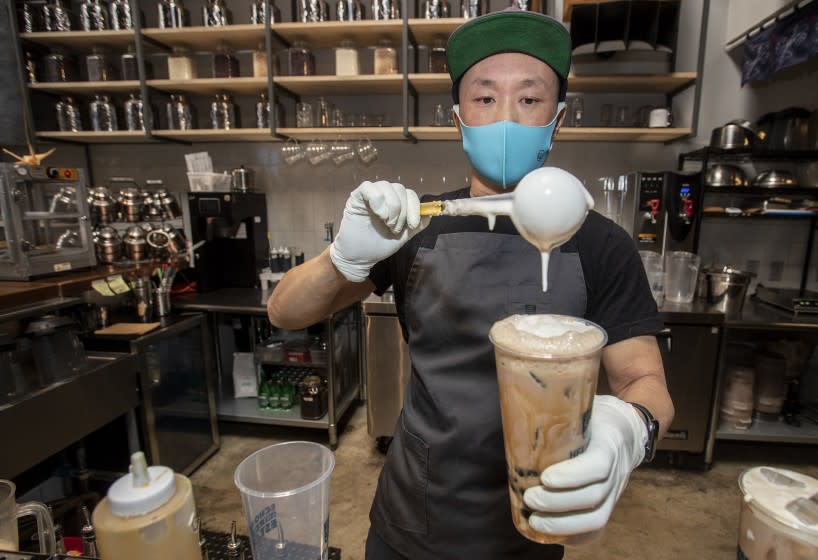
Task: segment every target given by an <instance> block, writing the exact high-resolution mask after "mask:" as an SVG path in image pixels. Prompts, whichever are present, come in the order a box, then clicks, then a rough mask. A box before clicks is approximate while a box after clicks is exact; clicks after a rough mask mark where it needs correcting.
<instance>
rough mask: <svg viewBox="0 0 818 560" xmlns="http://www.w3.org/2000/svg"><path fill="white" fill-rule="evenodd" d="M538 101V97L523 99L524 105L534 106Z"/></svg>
mask: <svg viewBox="0 0 818 560" xmlns="http://www.w3.org/2000/svg"><path fill="white" fill-rule="evenodd" d="M537 101H538V99H537V98H536V97H523V103H525V104H526V105H534V104H535V103H536V102H537Z"/></svg>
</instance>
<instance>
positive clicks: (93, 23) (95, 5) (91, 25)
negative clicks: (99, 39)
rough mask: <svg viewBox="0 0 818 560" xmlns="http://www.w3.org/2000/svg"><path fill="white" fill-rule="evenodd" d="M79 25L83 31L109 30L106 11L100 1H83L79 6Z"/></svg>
mask: <svg viewBox="0 0 818 560" xmlns="http://www.w3.org/2000/svg"><path fill="white" fill-rule="evenodd" d="M80 24H81V25H82V29H83V31H104V30H106V29H110V28H111V26H110V23H109V21H108V11H107V10H106V9H105V6H104V5H103V4H102V2H101V1H100V0H83V2H82V3H81V4H80Z"/></svg>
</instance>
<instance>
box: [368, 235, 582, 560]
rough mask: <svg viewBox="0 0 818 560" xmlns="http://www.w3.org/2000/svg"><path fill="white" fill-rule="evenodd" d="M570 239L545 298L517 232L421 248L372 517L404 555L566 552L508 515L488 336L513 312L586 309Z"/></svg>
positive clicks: (533, 253) (533, 258) (558, 255)
mask: <svg viewBox="0 0 818 560" xmlns="http://www.w3.org/2000/svg"><path fill="white" fill-rule="evenodd" d="M571 245H572V243H571V242H569V243H568V244H566V245H565V246H563V247H561V248H560V249H557V250H555V251H554V252H553V253H552V255H551V262H550V266H549V272H548V287H549V291H548V292H546V293H543V291H542V278H541V270H542V269H541V264H540V263H541V261H540V254H539V252H538V251H537V250H536V249H535V248H534V247H533V246H532V245H530V244H529V243H528V242H527V241H525V240H524V239H523V238H522V237H520V236H519V235H512V234H498V233H486V232H476V233H475V232H462V233H444V234H440V235H438V236H437V239H436V241H435V244H434V247H433V248H432V247H423V246H421V247H420V248H419V249H418V252H417V255H416V256H415V259H414V262H413V264H412V267H411V270H410V272H409V276H408V281H407V286H406V294H405V297H404V301H403V302H402V304H403V306H404V307H403V309H404V312H405V318H406V325H405V326H406V329H407V334H408V338H409V351H410V355H411V358H412V377H411V380H410V382H409V386H408V389H407V393H406V398H405V402H404V406H403V411H402V413H401V415H400V418H399V420H398V423H397V426H396V428H395V435H394V439H393V441H392V444H391V446H390V448H389V452H388V454H387V457H386V461H385V464H384V468H383V470H382V471H381V475H380V479H379V481H378V489H377V492H376V495H375V500H374V503H373V505H372V510H371V512H370V519H371V521H372V527H373V529H374V530H375V531H377V533H378V534H379V535H380V536H381V537H382V538H383V539H384V540H385V541H386V542H387V543H388V544H389V545H390V546H391V547H392V548H394V549H395V550H397V551H398V552H400V553H401V554H403V555H405V556H407V557H408V558H411V559H412V560H419V559H425V558H429V559H432V558H434V559H449V558H469V559H474V560H482V559H484V560H497V559H500V558H514V559H519V560H527V559H532V560H551V559H560V558H562V547H560V546H554V545H541V544H539V543H534V542H532V541H529V540H528V539H526V538H525V537H523V536H521V535H520V534H519V533H518V532H517V530H516V529H515V528H514V525H513V523H512V520H511V506H510V504H509V497H508V481H507V478H506V463H505V456H504V450H503V434H502V424H501V419H500V403H499V396H498V390H497V376H496V371H495V363H494V351H493V347H492V344H491V342H490V341H489V339H488V333H489V329H490V328H491V325H492V324H493V323H494V322H495V321H497V320H499V319H502V318H505V317H507V316H508V315H512V314H523V313H560V314H566V315H573V316H578V317H582V316H583V315H584V314H585V309H586V304H587V295H586V288H585V278H584V276H583V273H582V266H581V264H580V259H579V254H578V253H577V252H576V249H575V248H573V249H572V246H571ZM398 303H399V304H400V303H401V302H398Z"/></svg>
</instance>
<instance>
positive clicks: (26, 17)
mask: <svg viewBox="0 0 818 560" xmlns="http://www.w3.org/2000/svg"><path fill="white" fill-rule="evenodd" d="M41 15H42V13H41V12H38V11H37V10H36V9H35V8H34V5H33V4H31V3H30V2H24V3H23V5H22V6H20V8H19V13H18V17H19V22H20V23H19V25H20V32H21V33H32V32H34V31H39V30H40V16H41Z"/></svg>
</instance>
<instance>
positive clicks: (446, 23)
mask: <svg viewBox="0 0 818 560" xmlns="http://www.w3.org/2000/svg"><path fill="white" fill-rule="evenodd" d="M465 22H466V20H465V19H463V18H443V19H410V20H409V31H410V32H411V33H412V36H413V37H414V38H415V41H416V42H417V44H418V45H427V46H432V43H434V40H435V39H444V40H446V39H448V38H449V35H451V33H452V31H454V30H455V29H457V28H458V27H460V26H461V25H463V23H465Z"/></svg>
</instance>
